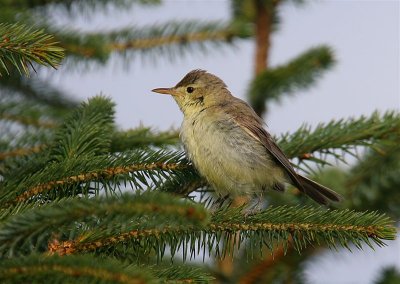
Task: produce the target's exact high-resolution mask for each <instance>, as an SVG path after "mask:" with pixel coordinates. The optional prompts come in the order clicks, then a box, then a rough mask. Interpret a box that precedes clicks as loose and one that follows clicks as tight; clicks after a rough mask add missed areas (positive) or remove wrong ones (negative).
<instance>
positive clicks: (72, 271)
mask: <svg viewBox="0 0 400 284" xmlns="http://www.w3.org/2000/svg"><path fill="white" fill-rule="evenodd" d="M0 281H1V282H3V283H76V282H80V283H110V284H111V283H130V284H142V283H156V281H155V277H154V276H152V274H151V272H150V271H149V270H148V269H147V268H145V267H143V266H141V267H138V266H132V265H131V266H127V265H125V264H123V263H121V262H117V261H115V260H113V259H110V258H106V259H99V258H96V257H94V256H89V255H85V256H65V257H59V256H51V257H50V256H46V257H44V256H40V255H30V256H28V257H20V258H11V259H3V260H1V261H0Z"/></svg>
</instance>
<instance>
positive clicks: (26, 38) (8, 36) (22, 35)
mask: <svg viewBox="0 0 400 284" xmlns="http://www.w3.org/2000/svg"><path fill="white" fill-rule="evenodd" d="M63 57H64V49H63V48H61V47H58V46H57V42H55V41H54V40H53V37H52V36H50V35H48V34H46V33H44V31H43V30H34V29H32V28H30V27H27V26H25V25H21V24H3V23H0V76H1V75H2V73H3V72H6V73H7V74H10V70H9V68H10V67H9V66H10V65H11V66H13V67H14V68H16V69H17V70H18V72H19V73H20V74H25V75H29V68H28V66H29V65H31V66H32V63H33V62H36V63H38V64H41V65H44V66H51V67H53V68H56V67H57V66H58V65H59V64H60V62H61V60H62V59H63Z"/></svg>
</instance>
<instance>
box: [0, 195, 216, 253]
mask: <svg viewBox="0 0 400 284" xmlns="http://www.w3.org/2000/svg"><path fill="white" fill-rule="evenodd" d="M25 208H26V209H23V208H20V209H19V210H18V214H16V215H12V216H10V217H9V218H7V219H5V220H3V222H2V225H0V240H1V241H0V243H1V245H0V253H1V254H2V255H4V254H7V253H8V254H12V255H14V254H21V253H23V252H25V251H30V250H36V251H37V250H39V251H40V250H41V248H45V247H47V245H49V250H50V252H51V253H56V252H57V253H59V254H68V253H69V250H65V252H64V251H62V250H60V246H58V245H57V243H58V239H53V240H51V238H54V236H58V235H60V234H65V233H66V232H68V234H69V235H70V236H72V235H74V234H76V233H77V232H78V233H79V232H81V233H82V228H85V229H84V230H83V234H85V230H88V229H90V228H91V229H96V228H103V229H104V230H106V231H107V233H106V234H107V235H108V236H109V237H110V238H112V239H113V238H118V237H119V236H115V235H113V230H114V227H115V226H117V225H116V224H121V226H122V228H124V227H126V226H128V227H129V226H130V224H134V226H141V227H145V226H158V224H163V223H169V224H181V223H188V224H192V225H201V224H202V223H204V222H205V221H207V219H208V214H207V212H206V211H205V209H204V208H203V207H202V206H201V205H198V204H195V203H192V202H183V201H182V200H180V199H178V198H174V197H172V196H171V195H168V194H165V193H160V192H152V191H150V192H144V193H142V194H140V193H136V194H133V195H132V194H123V195H121V196H111V197H95V198H90V199H86V198H81V199H78V198H68V199H64V200H59V201H54V202H52V203H51V204H47V205H43V206H41V207H37V208H32V209H29V207H25ZM43 220H46V222H43ZM78 223H79V224H80V226H77V224H78ZM141 223H143V224H141ZM110 228H113V229H110ZM110 234H111V236H110Z"/></svg>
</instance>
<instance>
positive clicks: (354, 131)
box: [278, 111, 400, 164]
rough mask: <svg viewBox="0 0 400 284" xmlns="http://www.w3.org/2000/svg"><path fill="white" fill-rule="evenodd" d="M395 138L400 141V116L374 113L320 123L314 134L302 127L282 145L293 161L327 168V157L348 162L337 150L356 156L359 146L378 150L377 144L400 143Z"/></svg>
mask: <svg viewBox="0 0 400 284" xmlns="http://www.w3.org/2000/svg"><path fill="white" fill-rule="evenodd" d="M393 137H397V139H398V137H400V115H399V113H397V112H394V111H388V112H386V113H384V114H383V115H380V114H379V113H378V112H374V113H373V114H372V115H371V116H370V117H366V116H361V117H360V118H358V119H356V118H352V119H349V120H344V119H340V120H337V121H336V120H332V121H331V122H329V123H326V124H325V123H320V124H319V125H318V126H317V127H316V128H315V129H314V130H311V127H309V126H302V127H301V128H300V129H299V130H297V131H296V132H294V133H291V134H289V133H287V134H283V135H282V136H281V137H280V138H279V139H278V144H279V146H280V147H282V149H283V151H284V152H285V154H286V155H287V156H289V157H290V158H299V159H300V161H304V160H309V161H313V162H316V163H318V164H326V163H327V162H326V161H325V160H326V157H327V156H332V157H334V158H336V159H338V160H340V161H343V162H345V160H344V157H343V153H341V154H338V153H337V152H335V150H339V151H343V152H344V153H349V154H352V155H354V149H355V147H356V146H366V147H370V148H373V149H375V148H376V147H375V146H374V145H375V144H376V143H378V142H379V141H385V140H386V141H387V140H393V139H396V138H393Z"/></svg>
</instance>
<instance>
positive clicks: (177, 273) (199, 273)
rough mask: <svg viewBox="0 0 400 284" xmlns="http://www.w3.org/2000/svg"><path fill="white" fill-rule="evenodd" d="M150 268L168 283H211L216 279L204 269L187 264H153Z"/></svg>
mask: <svg viewBox="0 0 400 284" xmlns="http://www.w3.org/2000/svg"><path fill="white" fill-rule="evenodd" d="M150 270H151V271H152V272H153V274H154V275H156V276H157V277H158V278H159V279H160V280H162V281H165V282H167V283H177V284H178V283H211V282H212V281H213V280H215V278H214V277H212V276H211V275H210V274H208V273H205V272H204V271H203V269H201V268H198V267H192V266H187V265H173V266H171V265H168V266H166V267H163V266H162V267H158V266H153V267H150Z"/></svg>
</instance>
